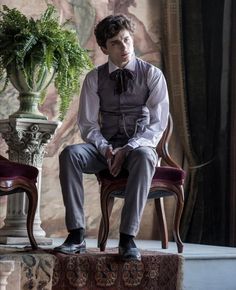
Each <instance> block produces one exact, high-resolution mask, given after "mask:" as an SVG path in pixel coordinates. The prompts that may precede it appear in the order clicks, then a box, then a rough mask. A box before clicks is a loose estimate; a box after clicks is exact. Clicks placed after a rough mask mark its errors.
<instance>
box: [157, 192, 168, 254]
mask: <svg viewBox="0 0 236 290" xmlns="http://www.w3.org/2000/svg"><path fill="white" fill-rule="evenodd" d="M155 207H156V212H157V218H158V222H159V226H160V233H161V245H162V249H168V230H167V223H166V215H165V208H164V202H163V198H162V197H161V198H156V199H155Z"/></svg>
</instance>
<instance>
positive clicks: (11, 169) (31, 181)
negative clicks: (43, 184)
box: [0, 155, 38, 249]
mask: <svg viewBox="0 0 236 290" xmlns="http://www.w3.org/2000/svg"><path fill="white" fill-rule="evenodd" d="M37 176H38V169H37V168H35V167H34V166H31V165H26V164H20V163H17V162H12V161H9V160H8V159H6V158H4V157H3V156H1V155H0V196H2V195H9V194H14V193H17V192H26V195H27V196H28V199H29V206H28V214H27V233H28V236H29V240H30V244H31V247H32V249H37V248H38V246H37V243H36V241H35V238H34V235H33V223H34V217H35V212H36V209H37V203H38V190H37V187H36V182H37Z"/></svg>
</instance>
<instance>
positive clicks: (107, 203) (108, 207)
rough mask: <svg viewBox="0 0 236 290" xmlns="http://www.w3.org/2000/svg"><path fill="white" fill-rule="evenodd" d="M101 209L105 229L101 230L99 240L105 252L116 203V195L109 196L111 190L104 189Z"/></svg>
mask: <svg viewBox="0 0 236 290" xmlns="http://www.w3.org/2000/svg"><path fill="white" fill-rule="evenodd" d="M100 200H101V211H102V218H101V224H100V225H101V226H103V230H102V229H100V230H99V234H100V240H99V242H98V244H99V247H100V251H101V252H104V251H105V249H106V243H107V238H108V234H109V228H110V225H109V218H110V215H111V211H112V208H113V204H114V197H112V196H109V191H107V190H104V191H101V198H100Z"/></svg>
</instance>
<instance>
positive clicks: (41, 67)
mask: <svg viewBox="0 0 236 290" xmlns="http://www.w3.org/2000/svg"><path fill="white" fill-rule="evenodd" d="M11 65H14V66H15V67H16V68H17V69H18V70H21V71H22V72H23V74H24V76H25V79H26V82H27V85H28V86H29V87H33V86H34V84H35V83H37V82H40V81H41V80H42V78H43V76H44V75H45V74H44V71H45V68H46V69H47V70H48V71H52V70H53V71H54V84H55V87H56V89H57V92H58V95H59V97H60V105H59V111H60V116H59V118H60V119H61V120H62V119H63V118H64V116H65V114H66V112H67V109H68V107H69V104H70V102H71V100H72V96H73V95H74V94H75V93H76V92H78V89H79V83H80V82H79V78H80V76H81V74H82V73H83V71H84V70H87V69H90V68H91V67H92V62H91V60H90V58H89V55H88V52H87V51H86V50H85V49H83V48H82V47H81V46H80V44H79V41H78V37H77V33H76V32H75V31H73V30H68V29H66V27H65V23H64V24H60V23H59V17H58V14H57V11H56V9H55V7H54V6H52V5H48V6H47V9H46V11H45V12H44V13H43V14H42V15H41V17H40V18H39V19H37V20H35V19H33V18H27V17H26V16H25V15H24V14H22V13H21V12H20V11H18V10H17V9H16V8H13V9H10V8H8V7H7V6H6V5H3V6H2V10H1V11H0V78H1V80H3V79H4V85H3V88H2V91H4V90H5V89H6V87H7V84H8V81H9V75H8V68H9V66H11ZM32 72H33V73H32Z"/></svg>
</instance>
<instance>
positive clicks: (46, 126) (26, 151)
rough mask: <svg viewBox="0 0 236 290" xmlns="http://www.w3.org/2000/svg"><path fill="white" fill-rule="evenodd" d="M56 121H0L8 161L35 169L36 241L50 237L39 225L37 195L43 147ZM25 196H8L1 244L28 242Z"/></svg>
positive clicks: (56, 123)
mask: <svg viewBox="0 0 236 290" xmlns="http://www.w3.org/2000/svg"><path fill="white" fill-rule="evenodd" d="M57 126H58V122H56V121H47V120H39V119H38V120H36V119H28V118H9V119H7V120H0V133H1V134H2V137H3V139H4V140H5V142H6V143H7V145H8V155H9V159H10V160H11V161H15V162H19V163H23V164H29V165H33V166H35V167H37V168H38V170H39V176H38V182H37V187H38V194H39V196H38V200H39V201H38V207H37V211H36V215H35V221H34V235H35V238H36V240H37V242H38V243H39V244H51V243H52V240H51V239H48V238H45V235H46V234H45V232H44V231H43V229H42V228H41V226H40V225H41V219H40V197H41V177H42V163H43V157H44V154H45V147H46V145H47V144H48V143H49V141H50V140H51V138H52V136H53V134H54V132H55V130H56V128H57ZM27 208H28V199H27V196H26V194H22V193H20V194H13V195H9V196H8V202H7V215H6V219H5V220H4V223H5V225H4V227H3V228H1V229H0V243H4V244H25V243H28V242H29V240H28V235H27V229H26V218H27V215H26V214H27Z"/></svg>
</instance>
